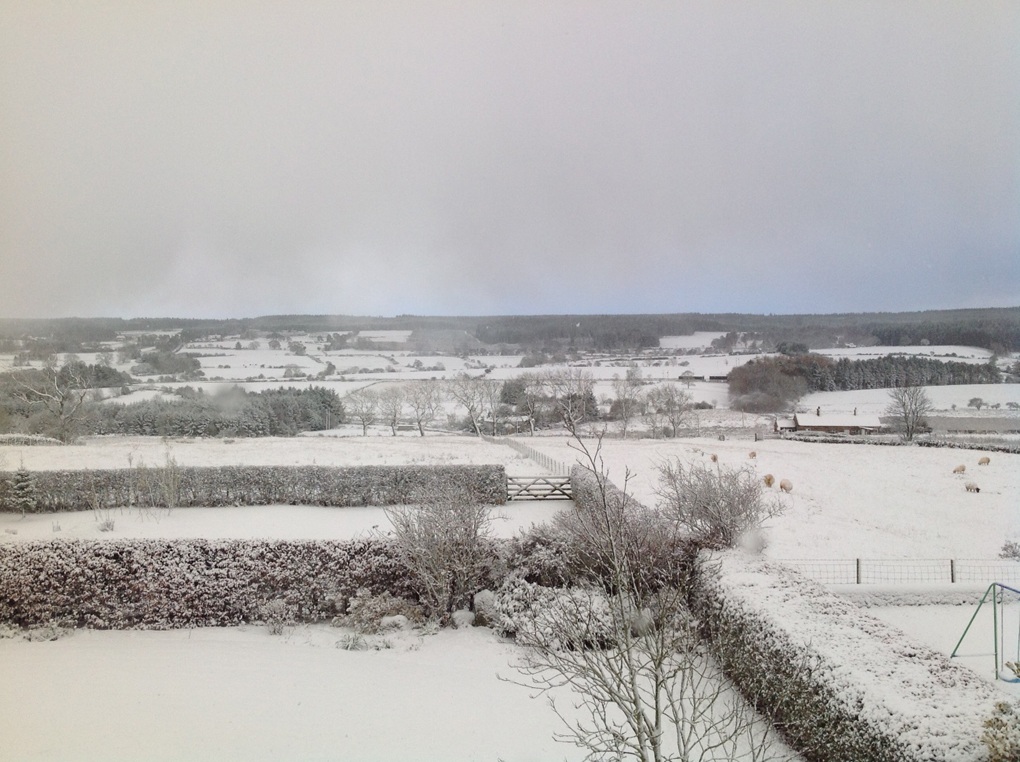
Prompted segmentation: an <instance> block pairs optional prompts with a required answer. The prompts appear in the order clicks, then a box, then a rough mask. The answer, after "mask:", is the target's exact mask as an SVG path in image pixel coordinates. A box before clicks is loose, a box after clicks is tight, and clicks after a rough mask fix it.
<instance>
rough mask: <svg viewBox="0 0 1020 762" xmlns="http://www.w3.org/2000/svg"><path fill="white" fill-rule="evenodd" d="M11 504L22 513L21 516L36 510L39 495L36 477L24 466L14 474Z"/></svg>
mask: <svg viewBox="0 0 1020 762" xmlns="http://www.w3.org/2000/svg"><path fill="white" fill-rule="evenodd" d="M11 493H12V495H11V502H12V503H13V504H14V507H15V508H17V509H18V510H20V511H21V515H22V516H24V515H25V514H26V513H28V512H30V511H33V510H35V506H36V503H37V502H38V500H39V495H38V492H37V490H36V486H35V477H34V476H32V472H31V471H29V470H28V469H27V468H25V465H24V464H22V465H21V468H19V469H18V470H17V471H15V472H14V478H13V479H12V480H11Z"/></svg>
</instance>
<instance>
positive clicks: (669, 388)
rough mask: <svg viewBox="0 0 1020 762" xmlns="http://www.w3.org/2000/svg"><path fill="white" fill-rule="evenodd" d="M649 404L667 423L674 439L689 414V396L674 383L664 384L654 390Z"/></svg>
mask: <svg viewBox="0 0 1020 762" xmlns="http://www.w3.org/2000/svg"><path fill="white" fill-rule="evenodd" d="M649 402H650V403H651V404H653V405H655V406H656V407H657V408H658V410H659V412H660V413H661V414H662V415H663V416H664V417H665V419H666V420H667V421H668V422H669V426H670V429H671V430H672V432H673V436H674V437H676V435H677V432H678V431H679V430H680V427H681V426H683V424H684V420H685V419H686V418H687V414H688V413H689V412H690V409H691V395H690V394H689V393H688V392H685V391H684V390H683V389H681V388H680V387H679V386H677V385H676V384H674V383H666V384H662V385H661V386H658V387H656V388H655V390H654V392H653V395H652V399H651V400H649Z"/></svg>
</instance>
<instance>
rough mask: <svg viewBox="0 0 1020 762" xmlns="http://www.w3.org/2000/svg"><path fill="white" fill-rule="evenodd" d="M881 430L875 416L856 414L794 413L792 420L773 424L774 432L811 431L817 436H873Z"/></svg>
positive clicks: (880, 425) (817, 411) (880, 424)
mask: <svg viewBox="0 0 1020 762" xmlns="http://www.w3.org/2000/svg"><path fill="white" fill-rule="evenodd" d="M881 428H882V422H881V421H880V420H879V419H878V416H877V415H857V414H856V413H838V414H832V413H826V414H824V415H823V414H822V412H821V410H815V411H814V412H811V413H794V414H793V418H792V419H787V420H780V419H777V420H776V422H775V432H776V433H777V434H778V433H782V432H784V431H813V432H816V433H819V434H853V435H857V434H874V433H875V432H876V431H879V430H880V429H881Z"/></svg>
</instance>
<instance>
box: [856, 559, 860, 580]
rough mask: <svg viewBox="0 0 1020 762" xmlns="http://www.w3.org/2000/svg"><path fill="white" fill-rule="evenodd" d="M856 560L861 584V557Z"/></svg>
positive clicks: (858, 578)
mask: <svg viewBox="0 0 1020 762" xmlns="http://www.w3.org/2000/svg"><path fill="white" fill-rule="evenodd" d="M856 561H857V584H858V585H859V584H861V559H859V558H858V559H856Z"/></svg>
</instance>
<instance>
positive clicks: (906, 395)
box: [885, 386, 932, 442]
mask: <svg viewBox="0 0 1020 762" xmlns="http://www.w3.org/2000/svg"><path fill="white" fill-rule="evenodd" d="M931 411H932V402H931V398H929V397H928V393H927V392H926V391H925V390H924V387H923V386H897V387H896V388H895V389H890V390H889V406H888V407H887V408H886V409H885V414H886V415H887V416H889V417H890V418H892V419H893V426H894V428H896V430H897V431H899V432H900V434H902V435H903V438H904V439H906V440H907V441H908V442H911V441H913V439H914V435H915V434H918V433H920V432H921V431H924V430H926V429H927V427H928V414H929V413H930V412H931Z"/></svg>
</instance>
